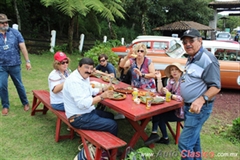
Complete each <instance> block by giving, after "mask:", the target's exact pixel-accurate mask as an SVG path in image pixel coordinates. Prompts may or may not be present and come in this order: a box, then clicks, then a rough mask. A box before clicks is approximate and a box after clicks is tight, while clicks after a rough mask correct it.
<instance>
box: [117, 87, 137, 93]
mask: <svg viewBox="0 0 240 160" xmlns="http://www.w3.org/2000/svg"><path fill="white" fill-rule="evenodd" d="M115 91H116V92H120V93H128V94H130V93H132V92H133V88H132V87H127V88H116V89H115Z"/></svg>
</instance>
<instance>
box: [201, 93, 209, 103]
mask: <svg viewBox="0 0 240 160" xmlns="http://www.w3.org/2000/svg"><path fill="white" fill-rule="evenodd" d="M202 96H203V99H204V100H205V103H207V102H208V100H209V98H208V96H206V95H205V94H204V95H202Z"/></svg>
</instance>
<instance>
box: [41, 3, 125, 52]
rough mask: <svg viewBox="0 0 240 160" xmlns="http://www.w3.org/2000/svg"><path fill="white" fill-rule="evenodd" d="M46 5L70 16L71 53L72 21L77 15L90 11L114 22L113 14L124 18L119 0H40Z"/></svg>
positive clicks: (69, 50)
mask: <svg viewBox="0 0 240 160" xmlns="http://www.w3.org/2000/svg"><path fill="white" fill-rule="evenodd" d="M41 2H42V3H43V4H44V5H45V6H46V7H48V6H53V7H56V8H57V9H58V10H59V11H61V12H62V13H64V14H65V15H67V16H69V17H70V21H69V28H68V52H69V53H72V51H73V49H72V41H73V30H74V22H75V19H76V17H77V16H78V15H82V16H84V17H85V16H86V15H87V14H88V13H89V12H90V11H93V12H94V13H96V14H98V15H100V16H101V17H103V18H105V19H107V20H108V21H109V22H111V21H112V22H115V19H114V16H117V17H120V18H124V16H123V13H124V12H125V11H124V9H123V8H122V7H121V5H120V4H121V1H120V0H102V1H99V0H68V1H66V0H41Z"/></svg>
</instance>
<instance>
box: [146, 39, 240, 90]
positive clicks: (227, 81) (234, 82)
mask: <svg viewBox="0 0 240 160" xmlns="http://www.w3.org/2000/svg"><path fill="white" fill-rule="evenodd" d="M203 47H204V48H206V49H208V50H209V51H210V52H212V53H213V54H214V55H215V56H216V57H217V58H218V60H219V63H220V74H221V85H222V88H231V89H240V45H239V44H234V43H228V42H216V41H203ZM174 52H175V51H174V50H173V51H171V52H169V53H167V55H168V56H169V57H156V56H149V57H150V58H151V59H152V60H153V63H154V66H155V69H156V70H160V71H161V73H162V75H163V77H164V72H163V70H164V69H165V68H166V67H167V65H169V64H171V63H172V62H179V63H180V64H182V65H183V66H185V64H186V61H187V58H186V57H185V56H186V54H182V58H174V54H175V53H174ZM177 54H179V53H178V52H177ZM165 81H166V79H165Z"/></svg>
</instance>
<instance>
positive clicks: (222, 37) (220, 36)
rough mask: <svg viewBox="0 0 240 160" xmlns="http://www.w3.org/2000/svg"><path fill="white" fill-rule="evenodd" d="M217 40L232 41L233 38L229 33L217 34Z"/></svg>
mask: <svg viewBox="0 0 240 160" xmlns="http://www.w3.org/2000/svg"><path fill="white" fill-rule="evenodd" d="M216 40H232V36H231V34H230V33H228V32H218V33H217V34H216Z"/></svg>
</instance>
